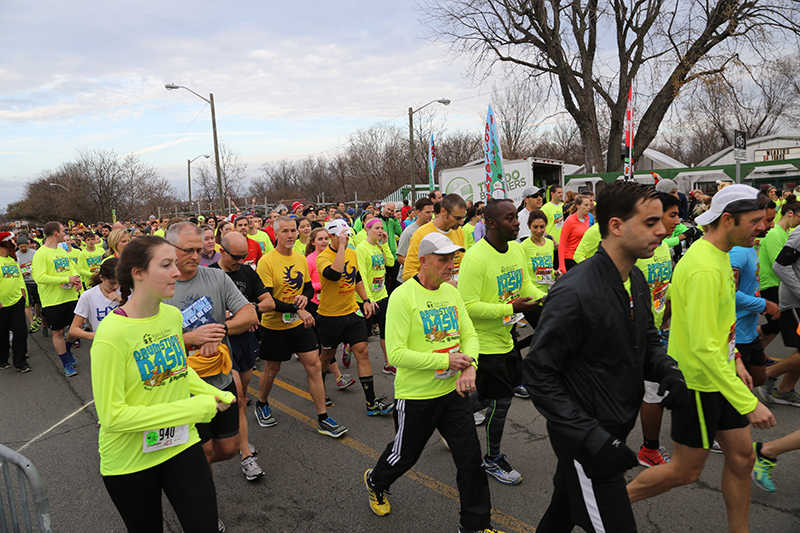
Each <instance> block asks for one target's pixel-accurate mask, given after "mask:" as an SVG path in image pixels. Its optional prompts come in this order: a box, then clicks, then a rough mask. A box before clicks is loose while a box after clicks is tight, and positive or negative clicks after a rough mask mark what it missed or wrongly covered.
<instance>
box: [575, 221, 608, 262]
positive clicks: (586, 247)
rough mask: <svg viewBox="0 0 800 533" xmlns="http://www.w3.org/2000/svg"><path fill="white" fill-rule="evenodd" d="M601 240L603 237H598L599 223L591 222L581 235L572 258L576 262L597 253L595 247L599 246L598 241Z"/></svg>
mask: <svg viewBox="0 0 800 533" xmlns="http://www.w3.org/2000/svg"><path fill="white" fill-rule="evenodd" d="M602 240H603V238H602V237H600V224H592V226H591V227H590V228H589V229H587V230H586V233H584V234H583V237H581V242H580V244H578V247H577V248H575V255H574V256H573V257H572V259H573V260H574V261H575V262H576V263H580V262H581V261H583V260H585V259H589V258H590V257H592V256H593V255H594V254H596V253H597V247H598V246H600V241H602Z"/></svg>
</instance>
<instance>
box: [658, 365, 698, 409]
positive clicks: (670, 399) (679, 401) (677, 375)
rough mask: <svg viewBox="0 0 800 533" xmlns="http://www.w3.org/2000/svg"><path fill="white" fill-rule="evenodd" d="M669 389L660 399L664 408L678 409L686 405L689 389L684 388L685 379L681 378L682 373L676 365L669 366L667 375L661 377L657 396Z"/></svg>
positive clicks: (688, 398)
mask: <svg viewBox="0 0 800 533" xmlns="http://www.w3.org/2000/svg"><path fill="white" fill-rule="evenodd" d="M667 391H669V394H667V396H666V397H665V398H664V399H663V400H661V405H662V407H664V408H665V409H678V408H681V407H687V406H688V405H689V402H690V399H691V397H690V396H689V394H690V393H689V389H687V388H686V381H684V380H683V373H682V372H681V371H680V370H679V369H678V367H677V366H672V367H670V369H669V371H668V372H667V375H665V376H664V377H663V378H661V382H660V385H659V387H658V394H659V396H661V395H663V394H664V393H665V392H667Z"/></svg>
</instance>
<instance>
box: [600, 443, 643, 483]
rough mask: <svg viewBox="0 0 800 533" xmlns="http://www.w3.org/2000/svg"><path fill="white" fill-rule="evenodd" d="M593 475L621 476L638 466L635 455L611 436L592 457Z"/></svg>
mask: <svg viewBox="0 0 800 533" xmlns="http://www.w3.org/2000/svg"><path fill="white" fill-rule="evenodd" d="M592 461H593V462H594V475H595V476H608V475H614V474H621V473H623V472H625V471H626V470H630V469H631V468H633V467H634V466H636V465H637V464H638V461H637V459H636V454H635V453H634V452H633V450H631V449H630V448H628V447H627V446H626V445H625V442H623V441H622V440H620V439H618V438H617V437H615V436H613V435H611V436H610V437H609V438H608V440H607V441H606V442H605V444H603V447H602V448H600V451H598V452H597V453H596V454H595V455H594V457H592Z"/></svg>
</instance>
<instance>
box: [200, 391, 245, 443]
mask: <svg viewBox="0 0 800 533" xmlns="http://www.w3.org/2000/svg"><path fill="white" fill-rule="evenodd" d="M222 390H224V391H227V392H230V393H233V395H234V396H236V382H235V381H231V382H230V384H229V385H228V386H227V387H225V388H224V389H222ZM195 426H196V427H197V433H198V434H199V435H200V443H201V444H205V443H206V442H208V441H210V440H211V439H227V438H230V437H235V436H236V435H238V434H239V406H238V405H237V404H233V405H231V406H230V407H229V408H227V409H225V410H224V411H222V412H217V414H216V415H214V418H212V419H211V422H207V423H205V424H195Z"/></svg>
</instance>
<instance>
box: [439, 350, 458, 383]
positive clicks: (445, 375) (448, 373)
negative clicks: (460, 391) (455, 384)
mask: <svg viewBox="0 0 800 533" xmlns="http://www.w3.org/2000/svg"><path fill="white" fill-rule="evenodd" d="M460 349H461V345H460V344H456V345H455V346H453V347H451V348H445V349H443V350H435V351H434V353H444V352H447V353H454V352H457V351H458V350H460ZM456 374H458V370H450V369H449V368H444V369H441V370H434V371H433V377H434V378H436V379H449V378H452V377H453V376H455V375H456Z"/></svg>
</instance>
